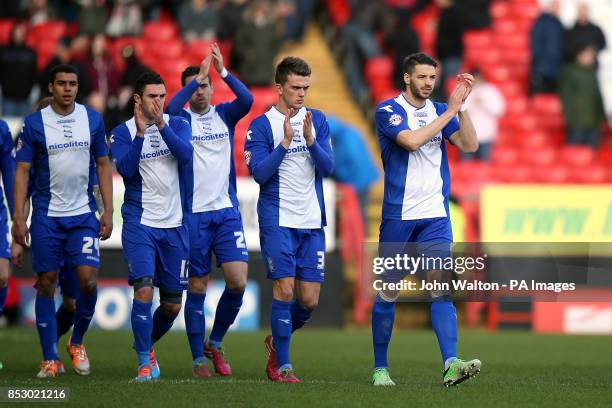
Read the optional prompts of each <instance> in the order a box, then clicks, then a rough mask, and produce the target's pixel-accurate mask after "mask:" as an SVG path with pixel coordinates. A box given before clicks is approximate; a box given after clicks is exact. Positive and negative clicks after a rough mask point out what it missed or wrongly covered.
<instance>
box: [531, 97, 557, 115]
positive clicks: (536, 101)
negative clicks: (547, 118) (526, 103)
mask: <svg viewBox="0 0 612 408" xmlns="http://www.w3.org/2000/svg"><path fill="white" fill-rule="evenodd" d="M530 103H531V107H532V108H533V110H534V111H535V112H537V113H538V114H544V115H561V114H562V113H563V106H562V105H561V98H559V96H558V95H555V94H538V95H534V96H533V97H532V98H531V101H530Z"/></svg>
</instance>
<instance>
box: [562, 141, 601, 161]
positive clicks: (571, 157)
mask: <svg viewBox="0 0 612 408" xmlns="http://www.w3.org/2000/svg"><path fill="white" fill-rule="evenodd" d="M560 158H561V161H562V162H563V163H565V164H567V165H569V166H587V165H590V164H593V163H594V162H595V151H594V150H593V148H591V147H589V146H574V145H568V146H564V147H563V148H562V149H561V153H560Z"/></svg>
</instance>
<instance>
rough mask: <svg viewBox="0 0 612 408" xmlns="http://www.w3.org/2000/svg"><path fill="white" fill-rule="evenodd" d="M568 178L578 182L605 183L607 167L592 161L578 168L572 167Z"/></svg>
mask: <svg viewBox="0 0 612 408" xmlns="http://www.w3.org/2000/svg"><path fill="white" fill-rule="evenodd" d="M569 179H570V181H572V182H575V183H579V184H600V183H605V182H607V180H608V167H606V166H605V165H604V164H601V163H593V164H590V165H587V166H584V167H580V168H572V169H571V171H570V174H569Z"/></svg>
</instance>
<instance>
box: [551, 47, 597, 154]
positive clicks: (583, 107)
mask: <svg viewBox="0 0 612 408" xmlns="http://www.w3.org/2000/svg"><path fill="white" fill-rule="evenodd" d="M596 60H597V50H596V49H595V48H594V47H591V46H587V47H585V48H583V49H582V50H580V51H578V54H577V55H576V60H575V61H574V62H571V63H569V64H567V65H566V66H565V68H564V70H563V75H562V77H561V100H562V102H563V116H564V118H565V125H566V126H567V142H568V143H569V144H580V145H589V146H593V147H597V146H598V145H599V139H600V129H601V125H602V124H603V123H604V121H605V119H606V116H605V113H604V105H603V99H602V96H601V91H600V89H599V83H598V82H597V67H596Z"/></svg>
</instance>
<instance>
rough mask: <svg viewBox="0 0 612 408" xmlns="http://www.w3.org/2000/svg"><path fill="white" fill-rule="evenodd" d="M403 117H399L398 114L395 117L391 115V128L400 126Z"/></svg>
mask: <svg viewBox="0 0 612 408" xmlns="http://www.w3.org/2000/svg"><path fill="white" fill-rule="evenodd" d="M402 120H403V119H402V117H401V116H400V115H398V114H397V113H394V114H393V115H391V117H390V118H389V124H390V125H391V126H398V125H399V124H400V123H402Z"/></svg>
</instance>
